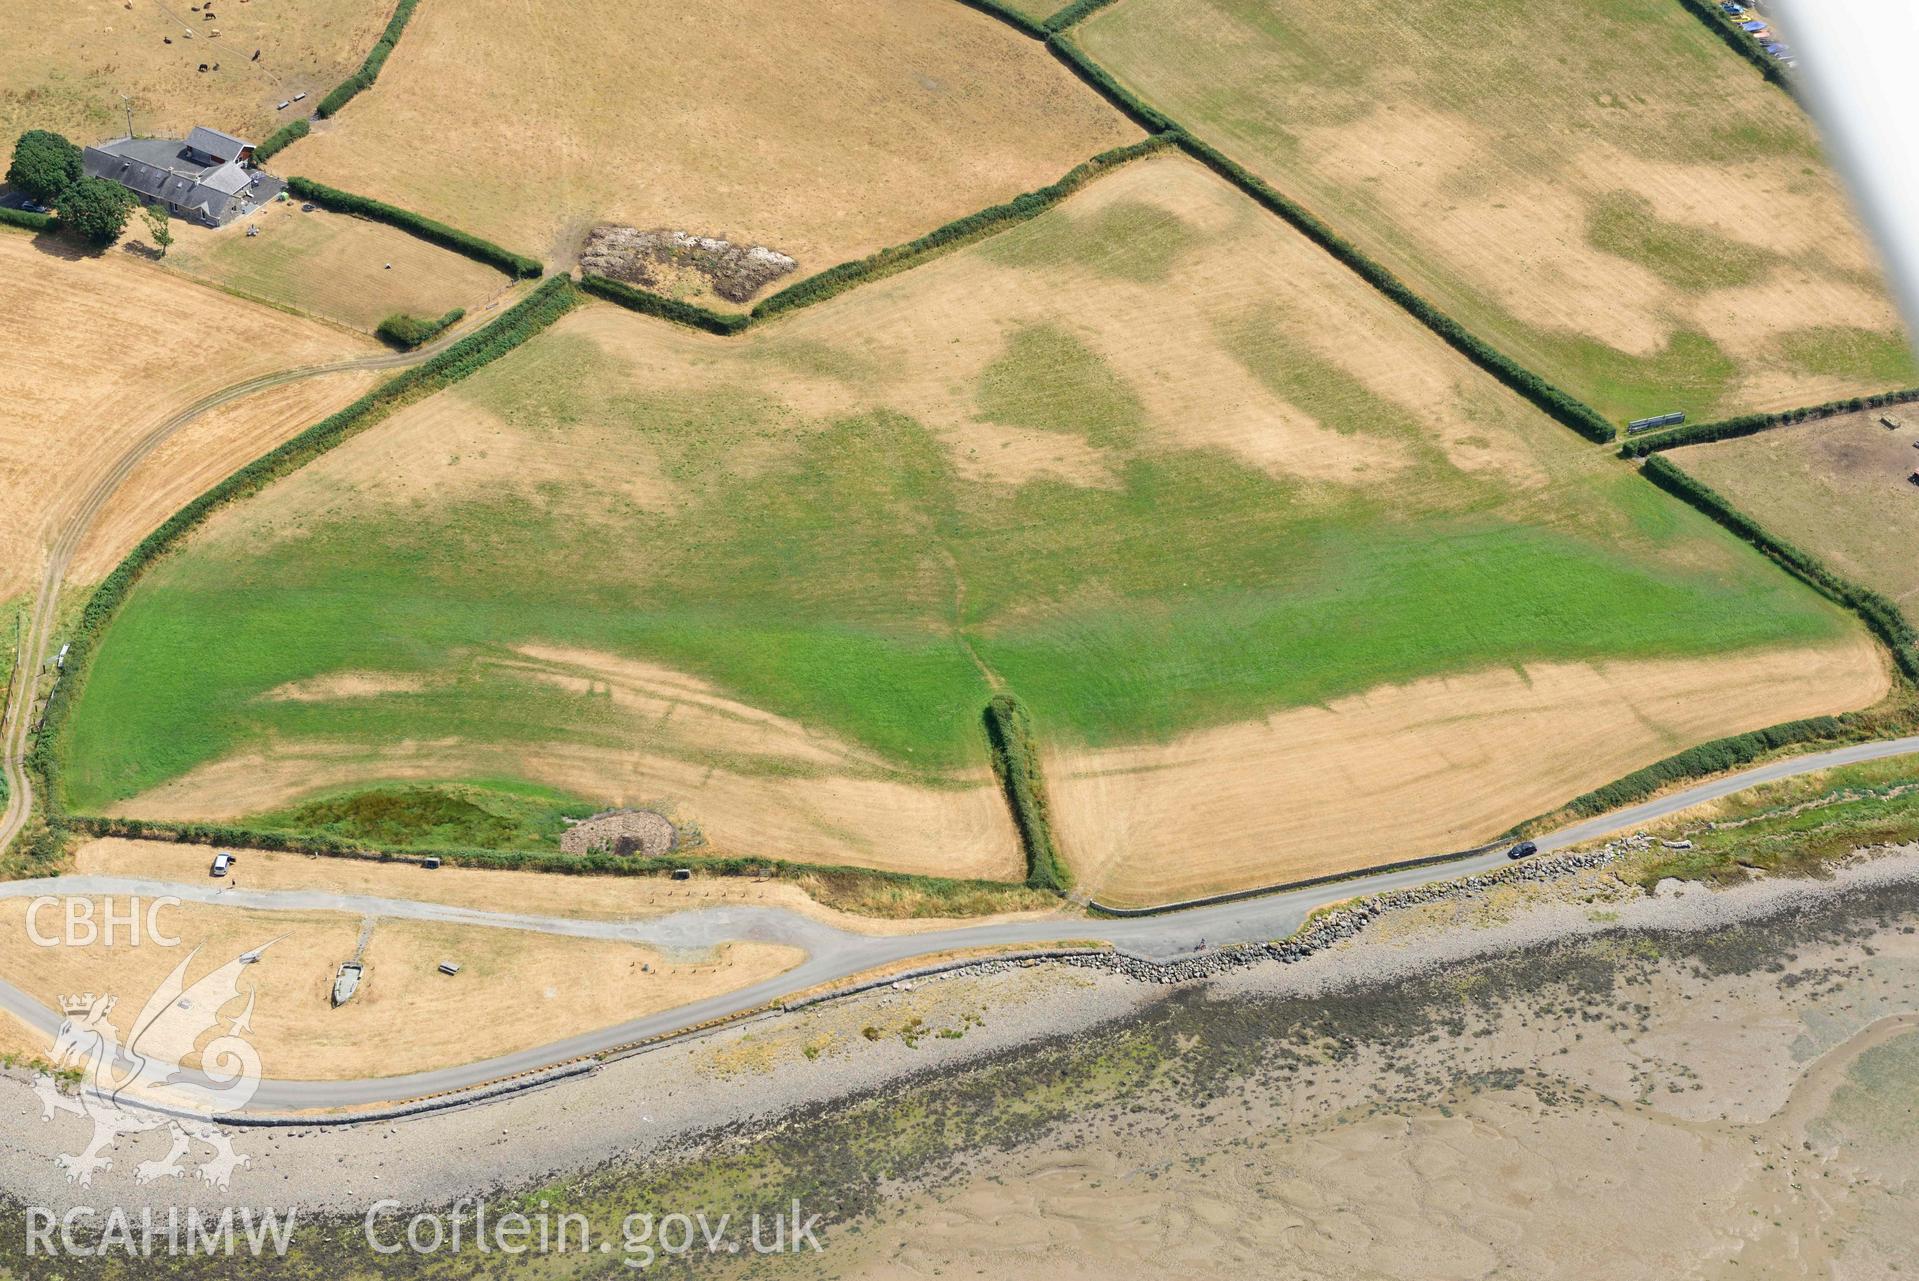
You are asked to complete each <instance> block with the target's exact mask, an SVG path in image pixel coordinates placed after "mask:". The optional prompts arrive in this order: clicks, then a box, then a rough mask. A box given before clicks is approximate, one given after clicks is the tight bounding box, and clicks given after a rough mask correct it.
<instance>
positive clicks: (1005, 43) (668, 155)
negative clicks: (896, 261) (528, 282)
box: [281, 0, 1140, 275]
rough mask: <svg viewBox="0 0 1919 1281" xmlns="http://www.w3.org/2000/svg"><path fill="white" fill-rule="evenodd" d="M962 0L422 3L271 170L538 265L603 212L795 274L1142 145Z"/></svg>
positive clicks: (1042, 55) (604, 216)
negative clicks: (363, 87) (409, 213)
mask: <svg viewBox="0 0 1919 1281" xmlns="http://www.w3.org/2000/svg"><path fill="white" fill-rule="evenodd" d="M1139 136H1140V135H1139V131H1138V130H1137V129H1135V128H1134V127H1133V126H1132V125H1131V124H1130V123H1129V122H1127V121H1126V120H1125V118H1124V117H1122V116H1120V115H1119V114H1118V113H1117V112H1115V111H1114V110H1113V109H1112V108H1111V107H1109V106H1108V105H1107V104H1106V103H1105V102H1103V101H1102V100H1101V99H1100V98H1099V96H1098V95H1097V94H1095V93H1094V92H1093V91H1092V90H1090V89H1088V88H1087V87H1086V86H1085V85H1083V84H1081V83H1080V82H1079V81H1078V80H1077V79H1075V78H1074V77H1073V75H1072V74H1071V73H1070V72H1068V71H1067V70H1066V69H1065V68H1064V67H1062V66H1061V65H1060V64H1059V63H1058V62H1056V61H1055V60H1054V59H1053V58H1051V57H1049V56H1048V55H1047V54H1046V52H1045V50H1044V49H1042V48H1041V47H1040V46H1039V45H1038V44H1036V43H1035V42H1033V41H1031V40H1029V39H1027V38H1025V37H1023V36H1021V35H1019V34H1018V33H1017V32H1015V31H1012V30H1010V29H1009V28H1008V27H1006V26H1005V25H1004V24H1003V23H1001V22H999V21H997V20H996V19H994V18H991V17H988V16H987V15H985V14H983V13H979V12H977V11H975V10H972V9H968V8H966V7H964V6H963V5H959V4H955V3H953V0H889V3H886V4H857V3H850V2H849V0H744V2H742V3H735V4H726V5H693V6H689V5H675V4H668V3H665V2H664V0H576V2H575V3H572V4H569V5H568V6H567V7H566V11H565V20H564V21H543V20H540V19H538V18H537V16H534V17H532V18H531V20H530V16H529V13H528V10H527V8H526V6H525V5H524V4H522V3H519V2H518V0H434V3H429V4H423V5H421V6H420V8H419V10H418V12H417V13H416V14H415V15H414V17H413V19H412V21H411V22H410V23H409V24H408V26H407V30H406V34H405V36H404V37H403V38H402V39H401V40H400V42H399V43H398V45H397V46H396V47H395V49H394V51H393V54H392V56H391V57H390V58H389V59H388V60H387V63H386V65H385V68H384V69H383V70H382V71H381V73H380V78H379V81H378V83H377V84H376V85H375V86H374V87H373V88H372V89H370V90H368V91H367V92H365V93H363V94H361V95H360V96H359V97H357V98H355V99H354V101H353V104H352V105H351V106H350V107H348V108H347V109H346V110H344V111H342V112H341V113H340V114H339V115H338V116H337V117H335V118H334V119H333V120H332V121H330V122H328V123H327V124H326V125H325V126H323V127H319V128H316V129H315V130H314V132H313V134H312V136H311V137H309V138H307V139H305V140H303V141H301V142H298V143H295V144H294V145H293V146H292V147H290V148H288V150H287V151H286V152H285V154H284V156H283V157H282V158H281V163H282V164H283V165H285V166H286V168H287V171H288V172H295V173H300V174H304V175H306V176H308V177H312V178H316V179H319V180H321V181H323V182H328V183H333V184H336V185H338V186H341V187H344V188H346V189H348V190H351V191H356V192H360V193H362V194H365V195H368V196H373V197H376V198H378V199H382V200H387V201H390V202H392V203H394V204H398V205H403V206H406V207H407V208H410V209H415V210H418V211H419V212H421V213H424V214H426V215H428V216H429V217H433V218H438V219H441V220H443V221H445V222H448V223H451V224H453V225H454V226H457V227H460V228H462V229H464V230H467V231H470V232H473V233H475V234H477V235H480V236H484V237H487V238H489V239H491V240H494V241H497V242H498V243H500V244H502V245H505V246H506V247H507V248H509V249H513V250H516V251H519V252H522V253H530V254H533V255H535V256H538V257H541V258H545V259H547V260H549V261H560V262H566V261H570V260H571V257H572V255H573V254H574V253H575V251H576V250H577V249H578V248H579V244H580V240H581V238H582V236H583V235H584V233H585V232H586V230H587V229H588V228H589V227H590V226H592V225H593V224H595V223H617V224H623V225H628V226H633V227H638V228H643V229H654V228H663V229H672V230H680V231H686V232H690V233H692V234H694V235H700V236H723V237H726V238H728V239H730V240H732V241H733V242H735V243H738V244H750V245H761V246H767V247H770V248H772V249H774V250H777V251H779V252H782V253H785V254H787V255H790V256H791V257H793V258H796V259H798V261H799V267H798V274H799V275H809V274H811V273H813V272H816V271H820V270H822V269H824V268H827V267H830V266H833V265H834V264H836V263H839V262H841V261H844V260H846V259H849V258H857V257H859V256H861V255H863V254H867V253H870V252H872V251H873V250H875V249H878V248H880V247H882V246H885V245H889V244H896V243H899V242H902V241H906V240H911V239H912V238H913V237H915V236H918V235H920V234H922V233H924V232H926V231H930V230H932V229H933V228H934V227H936V226H938V225H940V224H941V223H944V222H947V221H949V220H951V219H954V218H957V217H960V216H961V215H964V214H968V213H971V212H973V211H974V210H975V209H978V208H981V207H983V206H985V205H989V204H993V203H996V202H998V201H1002V200H1006V199H1008V198H1010V197H1012V196H1014V195H1016V194H1018V193H1020V192H1022V191H1028V190H1031V189H1033V188H1035V187H1039V186H1042V185H1044V184H1046V183H1048V182H1051V181H1052V180H1053V179H1055V178H1057V177H1058V176H1059V175H1060V174H1062V173H1064V172H1065V171H1066V170H1068V169H1070V168H1072V167H1073V166H1074V165H1075V164H1077V163H1079V162H1080V161H1082V160H1084V159H1086V158H1087V157H1088V156H1091V155H1094V154H1095V153H1097V152H1100V151H1104V150H1106V149H1108V148H1110V147H1113V146H1116V145H1119V144H1121V143H1125V142H1131V141H1133V140H1135V139H1137V138H1138V137H1139Z"/></svg>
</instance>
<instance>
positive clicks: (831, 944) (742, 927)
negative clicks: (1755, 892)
mask: <svg viewBox="0 0 1919 1281" xmlns="http://www.w3.org/2000/svg"><path fill="white" fill-rule="evenodd" d="M1911 754H1919V736H1915V737H1911V738H1901V739H1889V740H1886V741H1884V742H1877V743H1858V744H1854V745H1852V746H1849V747H1839V748H1833V749H1831V750H1829V751H1824V752H1815V753H1810V754H1808V755H1805V756H1795V757H1790V758H1787V759H1784V760H1779V761H1774V762H1771V763H1770V764H1766V765H1761V766H1757V767H1755V768H1753V769H1749V770H1744V771H1742V772H1740V773H1737V774H1730V775H1727V776H1726V777H1724V778H1716V779H1711V780H1709V781H1707V782H1704V783H1699V784H1695V785H1694V786H1692V787H1688V788H1685V789H1682V790H1680V791H1676V792H1673V793H1671V794H1670V795H1667V796H1662V797H1660V798H1658V799H1657V800H1652V801H1647V802H1645V803H1644V804H1641V805H1635V806H1632V807H1630V808H1628V809H1623V810H1618V811H1615V812H1614V813H1611V814H1606V815H1602V816H1600V817H1597V818H1592V819H1587V820H1584V821H1582V822H1579V823H1575V824H1572V825H1570V826H1568V827H1565V828H1562V829H1560V830H1559V831H1556V832H1553V833H1551V834H1550V835H1547V836H1543V837H1540V838H1539V847H1540V850H1541V852H1542V853H1550V852H1552V851H1555V850H1562V849H1567V848H1570V847H1572V846H1575V845H1580V844H1584V843H1586V842H1589V841H1593V840H1597V839H1600V838H1602V837H1605V836H1609V835H1612V834H1614V833H1618V832H1624V831H1630V830H1632V829H1634V828H1637V827H1640V826H1643V825H1645V824H1646V823H1649V822H1651V821H1653V820H1655V819H1658V818H1663V817H1666V816H1668V815H1671V814H1674V813H1677V812H1679V811H1680V810H1683V809H1687V808H1690V807H1692V806H1694V805H1698V804H1700V803H1701V802H1704V801H1709V800H1715V799H1718V798H1720V797H1723V796H1728V795H1731V794H1732V793H1734V792H1737V791H1741V790H1743V789H1745V788H1748V787H1752V786H1755V785H1757V784H1760V783H1769V782H1776V781H1778V780H1780V779H1785V778H1791V777H1794V776H1796V775H1801V774H1808V773H1812V772H1814V771H1817V770H1822V769H1830V768H1833V767H1834V766H1838V765H1850V764H1856V763H1859V762H1861V761H1870V760H1879V759H1883V758H1885V757H1891V756H1904V755H1911ZM1506 864H1507V859H1506V856H1505V854H1504V852H1503V851H1493V852H1491V853H1485V854H1475V855H1469V856H1466V857H1463V858H1460V859H1456V860H1452V861H1450V862H1446V863H1441V864H1430V865H1427V866H1423V867H1415V868H1403V869H1399V870H1395V871H1384V872H1374V873H1370V874H1367V875H1363V876H1355V877H1353V878H1351V879H1349V880H1344V881H1339V882H1336V883H1333V884H1327V885H1313V886H1306V887H1302V888H1298V889H1292V890H1280V891H1277V892H1274V893H1272V894H1267V895H1263V896H1260V897H1257V898H1250V899H1240V900H1236V901H1234V902H1230V903H1219V904H1214V905H1211V906H1206V907H1197V908H1191V909H1188V910H1186V911H1181V912H1172V913H1168V914H1165V915H1162V916H1147V917H1128V918H1124V919H1094V918H1089V917H1085V916H1078V915H1069V914H1065V913H1062V914H1059V915H1057V916H1048V917H1043V918H1025V919H1020V920H1010V921H994V922H989V923H986V924H981V925H967V926H958V927H955V928H951V929H943V930H934V931H928V932H924V933H918V934H895V935H870V934H860V933H857V932H853V931H849V930H843V929H840V928H838V927H836V926H833V925H829V924H825V923H823V922H820V921H815V920H812V919H810V918H808V917H805V916H801V915H799V914H798V913H795V912H790V911H787V910H786V909H784V908H771V907H721V908H702V909H697V910H693V911H686V912H675V913H670V914H667V915H663V916H657V917H648V918H644V919H639V920H626V921H618V920H615V921H608V920H579V919H573V918H566V917H544V916H529V915H520V914H515V913H505V912H487V911H479V910H476V909H472V908H462V907H452V906H448V905H445V904H439V903H425V902H419V901H416V900H412V899H388V898H377V897H371V896H365V895H351V894H333V893H328V892H324V891H318V890H233V889H226V888H224V887H222V886H220V885H219V884H217V883H208V884H198V883H187V884H183V883H180V882H175V881H147V880H140V879H135V878H125V877H99V876H59V877H48V878H45V879H42V880H37V881H18V882H12V883H4V884H0V899H9V898H12V899H18V898H29V899H30V898H35V897H38V896H41V895H95V896H98V895H115V896H123V897H124V896H135V895H137V896H140V897H143V898H154V897H158V896H161V895H173V896H175V897H177V898H180V899H183V900H187V901H190V902H197V903H215V904H222V905H225V906H230V907H237V908H251V909H257V910H262V911H289V912H313V911H330V912H345V913H351V914H353V915H357V916H374V917H384V918H391V919H402V920H420V921H434V922H441V923H445V924H449V925H464V926H473V927H479V928H493V929H516V930H531V931H535V932H540V933H549V934H562V935H567V936H570V937H574V938H590V939H607V940H618V941H622V942H631V943H643V944H648V945H650V946H654V947H659V948H663V949H667V950H683V949H704V948H707V947H711V946H713V945H715V944H719V943H727V942H745V941H752V942H771V943H785V944H790V945H792V946H795V947H798V948H800V949H802V950H804V951H805V953H806V959H805V960H804V961H802V962H801V963H800V964H799V965H798V966H796V967H795V968H794V969H791V970H788V971H787V972H786V973H784V974H781V975H778V976H777V977H774V978H771V979H767V980H765V981H763V982H760V983H756V984H753V985H752V986H750V987H746V988H742V989H740V990H739V991H736V992H729V993H726V994H725V995H722V996H716V997H711V998H708V999H706V1000H703V1001H697V1002H694V1003H692V1004H690V1005H683V1006H680V1007H678V1008H676V1009H672V1010H664V1011H661V1012H659V1013H656V1014H649V1015H647V1016H645V1017H643V1018H638V1019H632V1020H629V1021H628V1022H625V1023H621V1024H618V1025H616V1026H614V1027H608V1028H602V1029H598V1030H596V1031H592V1032H585V1033H581V1034H580V1035H578V1036H573V1037H568V1038H567V1039H565V1040H563V1041H556V1042H554V1043H552V1044H550V1045H543V1046H539V1047H537V1048H535V1049H530V1050H523V1051H519V1052H517V1053H513V1054H506V1055H501V1056H498V1057H496V1058H491V1059H486V1060H483V1061H480V1062H475V1063H469V1064H463V1065H460V1066H458V1067H450V1068H441V1069H436V1070H434V1071H430V1072H415V1073H411V1074H408V1075H405V1076H392V1077H380V1078H371V1079H365V1080H357V1081H293V1080H276V1079H268V1080H266V1081H263V1082H262V1084H261V1087H260V1089H259V1091H258V1092H257V1093H256V1094H255V1095H254V1096H253V1099H252V1100H251V1102H250V1103H249V1104H248V1106H247V1110H248V1111H251V1112H263V1113H273V1112H293V1111H302V1110H308V1109H328V1108H348V1107H366V1106H370V1105H376V1104H382V1103H398V1102H403V1101H406V1100H409V1099H416V1098H420V1097H423V1096H425V1095H430V1094H441V1093H445V1092H448V1091H453V1090H461V1089H466V1088H469V1087H471V1086H475V1085H480V1084H483V1083H485V1082H488V1081H494V1080H498V1079H500V1078H502V1077H506V1076H513V1075H517V1074H519V1073H522V1072H530V1071H534V1070H537V1069H540V1068H544V1067H549V1066H552V1065H554V1064H558V1063H564V1062H567V1061H569V1060H573V1059H578V1058H581V1057H583V1056H587V1055H591V1054H596V1053H599V1052H601V1051H604V1050H608V1049H612V1048H614V1047H617V1046H621V1045H627V1044H630V1043H632V1042H634V1041H640V1040H644V1039H646V1038H649V1037H654V1036H660V1035H664V1034H668V1033H672V1032H678V1031H683V1030H685V1029H687V1028H690V1027H693V1026H696V1025H698V1024H701V1023H704V1022H707V1021H708V1020H711V1019H716V1018H721V1017H724V1016H727V1015H731V1014H738V1013H741V1012H743V1011H746V1010H753V1009H758V1008H760V1007H762V1006H765V1005H768V1004H770V1003H772V1002H776V1001H779V1000H781V999H783V998H786V997H789V996H792V995H793V994H795V993H798V992H802V991H806V990H808V989H810V988H815V987H818V986H820V985H822V984H829V983H834V982H838V981H841V980H845V979H849V978H851V977H853V976H855V975H858V974H862V973H865V972H867V971H871V970H874V969H878V968H881V967H885V966H890V965H897V964H899V963H902V962H909V961H914V960H919V959H929V960H930V959H932V958H936V957H939V956H942V955H945V954H949V953H953V952H959V951H967V950H972V949H980V948H997V947H1009V946H1011V947H1019V946H1040V945H1045V944H1050V943H1059V942H1064V941H1068V940H1075V939H1082V940H1083V939H1102V940H1105V941H1107V942H1110V943H1112V944H1114V945H1115V946H1117V947H1119V948H1122V949H1124V950H1126V951H1128V952H1132V953H1135V954H1138V955H1141V956H1146V957H1151V958H1154V959H1168V958H1172V957H1177V956H1182V955H1188V954H1192V953H1194V952H1199V951H1204V950H1206V949H1209V948H1213V947H1218V946H1221V945H1224V944H1228V943H1240V942H1263V941H1266V940H1271V939H1277V938H1283V937H1285V936H1286V935H1288V934H1291V933H1292V932H1293V931H1294V930H1296V929H1298V928H1299V926H1300V924H1301V923H1302V922H1303V921H1304V920H1305V918H1306V916H1307V914H1308V913H1310V912H1311V911H1312V910H1313V909H1314V908H1317V907H1321V906H1323V905H1325V904H1327V903H1333V902H1337V901H1339V900H1342V899H1348V898H1353V897H1356V896H1360V895H1368V894H1378V893H1382V892H1385V891H1388V890H1396V889H1405V888H1408V887H1411V886H1418V885H1426V884H1432V883H1435V882H1440V881H1447V880H1452V879H1455V878H1458V877H1461V876H1469V875H1472V874H1473V873H1476V872H1483V871H1488V870H1491V869H1493V868H1497V867H1503V866H1506ZM260 942H262V943H264V942H266V940H265V939H261V940H260ZM218 959H220V960H225V959H229V958H218ZM128 995H129V998H130V999H132V998H136V997H137V998H138V999H144V997H145V994H144V993H138V994H132V993H130V994H128ZM0 1010H5V1011H6V1012H8V1013H10V1014H13V1015H15V1016H16V1017H18V1018H20V1019H22V1020H24V1021H25V1022H26V1023H28V1024H29V1025H31V1026H32V1027H34V1028H36V1029H38V1030H39V1031H41V1032H43V1033H45V1034H47V1035H48V1036H52V1035H53V1034H54V1033H56V1032H57V1031H58V1029H59V1026H60V1015H59V1014H58V1013H57V1012H56V1011H54V1010H53V1009H50V1008H49V1007H47V1006H46V1005H43V1004H42V1003H41V1002H40V1001H39V1000H37V999H36V998H34V997H33V996H30V995H28V994H27V993H25V992H22V991H20V990H19V989H18V988H15V987H13V986H11V985H10V984H7V983H6V982H4V981H0Z"/></svg>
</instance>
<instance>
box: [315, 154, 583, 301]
mask: <svg viewBox="0 0 1919 1281" xmlns="http://www.w3.org/2000/svg"><path fill="white" fill-rule="evenodd" d="M287 190H288V191H289V192H291V193H292V194H293V195H295V196H297V197H299V198H300V199H301V200H310V201H312V202H313V203H314V204H316V205H320V206H322V207H324V208H327V209H331V210H333V211H334V212H335V213H348V214H355V215H357V216H359V217H361V218H370V219H372V220H373V221H375V222H384V223H386V224H387V225H388V226H392V227H398V228H399V229H400V230H401V231H404V232H408V233H410V234H412V235H415V236H418V237H419V238H420V239H422V240H424V241H427V242H428V243H430V244H435V245H438V246H440V248H442V249H451V250H452V251H453V252H454V253H457V254H464V255H466V256H467V257H468V258H471V259H473V260H474V261H475V262H483V263H485V264H486V265H487V266H489V267H494V268H497V269H498V270H500V271H503V272H505V273H506V274H507V275H509V276H512V277H514V278H515V279H525V280H531V279H534V278H536V277H538V276H539V275H541V274H542V273H543V272H544V271H545V270H546V269H545V268H544V267H543V266H541V264H540V260H539V259H537V258H528V257H527V256H526V255H524V254H516V253H513V252H511V251H510V250H506V249H502V248H500V246H498V245H496V244H494V243H493V242H492V241H490V240H482V239H480V238H479V237H478V236H476V235H473V234H472V233H471V232H465V231H461V230H460V229H459V228H457V227H449V226H447V225H446V224H445V223H443V222H436V221H434V220H433V219H431V218H428V217H425V216H423V215H421V214H416V213H414V212H413V211H412V210H411V209H402V208H400V207H399V206H398V205H389V204H387V203H386V202H385V201H381V200H374V199H372V198H371V197H368V196H357V195H355V194H353V193H352V192H350V191H341V190H340V189H339V188H338V187H329V186H327V185H326V184H325V183H320V182H315V181H313V180H312V179H311V178H301V177H297V176H296V177H292V178H288V179H287Z"/></svg>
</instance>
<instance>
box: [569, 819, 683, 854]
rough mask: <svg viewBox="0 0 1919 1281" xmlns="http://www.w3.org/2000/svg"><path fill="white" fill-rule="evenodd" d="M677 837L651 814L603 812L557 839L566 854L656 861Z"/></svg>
mask: <svg viewBox="0 0 1919 1281" xmlns="http://www.w3.org/2000/svg"><path fill="white" fill-rule="evenodd" d="M678 838H679V833H677V832H676V831H674V829H673V824H671V823H669V822H667V820H666V816H665V815H663V814H660V813H658V812H656V811H654V810H637V809H623V810H605V811H602V812H601V813H598V814H595V815H593V817H591V818H583V819H581V820H580V821H579V822H577V823H575V824H574V825H573V826H572V827H569V828H568V829H567V830H566V831H565V833H564V834H562V835H561V837H560V848H561V849H562V850H564V851H566V852H567V853H568V854H637V855H639V856H640V857H641V858H658V857H660V856H661V855H663V854H668V853H671V852H672V849H673V846H674V843H675V842H676V841H677V840H678Z"/></svg>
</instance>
